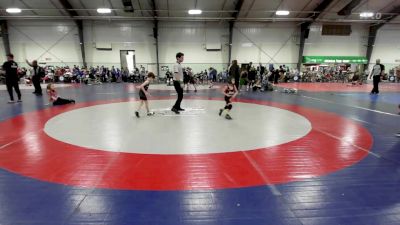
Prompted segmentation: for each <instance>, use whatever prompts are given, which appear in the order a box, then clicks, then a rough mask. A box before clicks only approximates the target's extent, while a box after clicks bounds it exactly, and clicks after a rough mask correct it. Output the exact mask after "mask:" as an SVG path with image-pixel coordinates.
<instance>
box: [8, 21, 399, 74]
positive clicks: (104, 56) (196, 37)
mask: <svg viewBox="0 0 400 225" xmlns="http://www.w3.org/2000/svg"><path fill="white" fill-rule="evenodd" d="M399 29H400V27H399V26H394V25H390V26H389V25H385V26H384V27H382V28H381V30H380V31H379V33H378V38H377V41H376V47H375V48H374V52H373V55H372V60H374V59H375V58H377V57H379V58H381V59H382V62H383V63H384V64H391V63H393V65H395V63H396V62H394V60H395V59H399V54H398V52H399V49H400V46H399V44H398V40H399V35H400V32H399ZM9 36H10V44H11V49H12V52H13V53H14V55H15V57H16V61H17V62H18V63H20V65H22V66H24V65H26V64H25V63H24V60H25V59H26V58H27V59H29V60H32V59H39V61H40V62H43V63H46V64H48V65H70V66H72V65H75V64H77V65H81V64H82V58H81V52H80V44H79V37H78V30H77V28H76V26H75V24H74V22H73V21H42V20H37V21H28V20H12V21H9ZM367 36H368V26H367V25H353V26H352V34H351V35H350V36H345V37H340V36H321V25H320V24H315V25H313V26H312V27H311V31H310V35H309V38H308V39H306V45H305V49H304V55H340V56H346V55H351V56H363V55H365V52H366V44H367ZM84 38H85V51H86V61H87V62H88V65H105V66H113V65H114V66H118V67H119V66H120V56H119V52H120V50H135V52H136V62H137V65H144V66H147V67H148V68H154V67H155V63H156V53H155V49H156V48H155V39H154V37H153V22H152V21H144V22H136V21H85V22H84ZM228 39H229V29H228V24H227V23H225V22H159V60H160V64H161V65H168V66H170V67H171V66H172V64H173V63H174V61H175V54H176V52H178V51H182V52H184V53H185V64H186V65H187V66H190V67H192V68H193V69H194V70H195V71H199V70H203V69H206V68H208V67H210V66H213V67H216V68H217V69H218V70H221V69H222V68H226V66H227V64H228V47H229V45H228V42H229V40H228ZM96 43H106V44H110V45H111V47H112V50H110V51H108V50H107V51H104V50H98V49H96ZM209 44H214V45H215V44H219V45H220V46H221V51H207V50H206V46H207V45H209ZM298 44H299V27H298V24H295V23H236V24H235V28H234V34H233V49H232V59H237V60H238V61H239V62H240V63H248V62H253V63H254V64H258V63H263V64H268V63H274V64H286V65H289V66H290V67H292V68H293V67H295V65H296V63H297V57H298V48H299V45H298ZM0 51H1V52H4V50H3V45H2V44H1V45H0ZM0 59H1V60H2V61H4V60H5V56H4V54H1V56H0Z"/></svg>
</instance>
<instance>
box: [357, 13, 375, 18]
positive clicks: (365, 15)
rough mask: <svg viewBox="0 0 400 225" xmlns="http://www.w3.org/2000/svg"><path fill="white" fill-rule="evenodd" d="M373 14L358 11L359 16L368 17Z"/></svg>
mask: <svg viewBox="0 0 400 225" xmlns="http://www.w3.org/2000/svg"><path fill="white" fill-rule="evenodd" d="M373 16H374V13H373V12H362V13H360V17H363V18H368V17H373Z"/></svg>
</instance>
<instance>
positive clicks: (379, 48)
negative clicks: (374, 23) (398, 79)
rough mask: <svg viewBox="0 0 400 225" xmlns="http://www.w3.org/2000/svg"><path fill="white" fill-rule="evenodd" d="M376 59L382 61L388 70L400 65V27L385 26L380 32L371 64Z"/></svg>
mask: <svg viewBox="0 0 400 225" xmlns="http://www.w3.org/2000/svg"><path fill="white" fill-rule="evenodd" d="M376 59H381V63H382V64H384V65H386V66H387V67H388V69H389V68H393V67H395V66H398V65H400V26H398V25H397V26H396V25H385V26H383V27H382V28H381V29H380V30H379V31H378V35H377V37H376V40H375V46H374V50H373V52H372V56H371V63H374V62H375V60H376ZM396 60H397V61H396Z"/></svg>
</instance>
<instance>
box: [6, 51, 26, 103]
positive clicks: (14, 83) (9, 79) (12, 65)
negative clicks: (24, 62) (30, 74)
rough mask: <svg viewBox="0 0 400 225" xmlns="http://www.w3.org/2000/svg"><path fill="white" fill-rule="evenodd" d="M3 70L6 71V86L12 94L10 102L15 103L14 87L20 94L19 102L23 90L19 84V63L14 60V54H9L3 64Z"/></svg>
mask: <svg viewBox="0 0 400 225" xmlns="http://www.w3.org/2000/svg"><path fill="white" fill-rule="evenodd" d="M3 70H4V71H5V72H6V86H7V91H8V94H9V95H10V101H9V102H8V103H14V102H15V101H14V94H13V88H14V90H15V92H16V93H17V95H18V102H22V100H21V91H20V90H19V86H18V80H19V77H18V64H17V63H16V62H14V55H13V54H8V55H7V62H5V63H4V64H3Z"/></svg>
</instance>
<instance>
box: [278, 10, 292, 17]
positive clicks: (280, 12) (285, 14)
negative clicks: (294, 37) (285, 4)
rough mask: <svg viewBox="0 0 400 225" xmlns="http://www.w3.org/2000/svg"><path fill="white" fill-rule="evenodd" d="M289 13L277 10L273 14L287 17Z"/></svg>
mask: <svg viewBox="0 0 400 225" xmlns="http://www.w3.org/2000/svg"><path fill="white" fill-rule="evenodd" d="M289 13H290V12H289V11H287V10H278V11H276V12H275V14H276V15H278V16H287V15H289Z"/></svg>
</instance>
